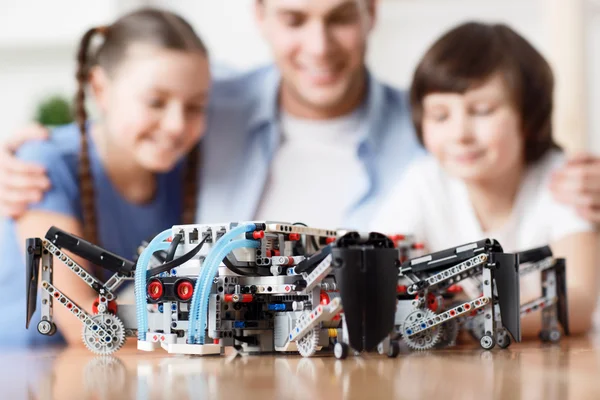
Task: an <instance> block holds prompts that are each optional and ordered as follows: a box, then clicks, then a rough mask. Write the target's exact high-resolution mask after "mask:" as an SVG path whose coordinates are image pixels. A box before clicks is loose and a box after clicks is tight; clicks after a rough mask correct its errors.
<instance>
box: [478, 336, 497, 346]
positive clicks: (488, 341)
mask: <svg viewBox="0 0 600 400" xmlns="http://www.w3.org/2000/svg"><path fill="white" fill-rule="evenodd" d="M479 344H480V345H481V347H482V348H483V349H485V350H490V349H492V348H494V346H495V345H496V343H495V342H494V338H493V337H491V336H489V335H483V336H482V337H481V339H479Z"/></svg>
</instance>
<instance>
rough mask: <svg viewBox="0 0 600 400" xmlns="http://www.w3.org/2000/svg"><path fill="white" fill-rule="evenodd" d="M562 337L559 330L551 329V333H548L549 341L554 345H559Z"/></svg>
mask: <svg viewBox="0 0 600 400" xmlns="http://www.w3.org/2000/svg"><path fill="white" fill-rule="evenodd" d="M561 337H562V335H561V333H560V331H559V330H558V329H551V330H550V332H548V341H550V342H552V343H558V342H559V341H560V338H561Z"/></svg>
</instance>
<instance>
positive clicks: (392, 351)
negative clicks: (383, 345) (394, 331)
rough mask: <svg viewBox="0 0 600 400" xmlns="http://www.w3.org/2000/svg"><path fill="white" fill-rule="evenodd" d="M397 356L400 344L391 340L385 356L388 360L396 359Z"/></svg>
mask: <svg viewBox="0 0 600 400" xmlns="http://www.w3.org/2000/svg"><path fill="white" fill-rule="evenodd" d="M398 354H400V344H399V343H398V341H396V340H391V341H390V347H389V348H388V351H387V356H388V357H389V358H396V357H398Z"/></svg>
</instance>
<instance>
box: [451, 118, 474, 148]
mask: <svg viewBox="0 0 600 400" xmlns="http://www.w3.org/2000/svg"><path fill="white" fill-rule="evenodd" d="M452 136H453V139H454V141H456V142H458V143H464V144H468V143H470V142H471V141H473V138H474V136H473V124H472V121H471V119H470V118H469V116H468V115H467V114H466V113H459V114H457V115H456V116H455V118H454V121H453V124H452Z"/></svg>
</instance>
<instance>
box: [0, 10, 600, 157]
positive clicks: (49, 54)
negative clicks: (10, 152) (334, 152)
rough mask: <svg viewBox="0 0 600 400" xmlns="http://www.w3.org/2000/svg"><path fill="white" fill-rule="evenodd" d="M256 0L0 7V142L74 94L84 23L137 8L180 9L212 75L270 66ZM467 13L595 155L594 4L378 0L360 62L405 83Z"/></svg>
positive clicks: (599, 46)
mask: <svg viewBox="0 0 600 400" xmlns="http://www.w3.org/2000/svg"><path fill="white" fill-rule="evenodd" d="M254 1H255V0H101V1H81V0H51V1H39V0H19V1H18V2H16V1H12V2H10V3H9V2H8V1H6V2H3V4H2V12H1V13H0V110H1V111H0V112H1V113H2V119H3V126H2V129H0V140H3V139H5V138H6V137H8V136H9V135H10V134H11V133H14V132H15V131H16V130H18V129H19V127H21V126H23V125H24V124H26V123H28V121H31V120H33V118H35V117H36V114H37V112H38V111H37V110H38V108H39V105H40V104H41V103H42V102H44V101H46V100H47V99H48V98H50V97H52V96H54V95H61V96H64V97H66V98H67V99H71V98H72V96H73V93H74V91H75V79H74V71H75V61H74V60H75V49H76V47H77V42H78V40H79V38H80V37H81V35H82V34H83V33H84V32H85V30H86V29H88V28H89V27H91V26H94V25H98V24H106V23H109V22H110V21H112V20H114V19H115V18H117V17H118V16H119V15H121V14H123V13H125V12H127V11H130V10H131V9H133V8H136V7H139V6H143V5H153V6H159V7H163V8H167V9H171V10H173V11H176V12H178V13H180V14H181V15H182V16H184V17H185V18H186V19H187V20H188V21H190V22H191V23H192V24H193V25H194V26H195V28H196V29H197V30H198V32H199V33H200V35H201V36H202V37H203V38H204V40H205V41H206V42H207V44H208V46H209V49H210V52H211V54H212V61H213V63H214V64H215V71H216V73H217V74H220V75H226V74H231V73H236V72H241V71H245V70H248V69H250V68H253V67H256V66H259V65H263V64H266V63H269V62H270V56H269V49H268V48H267V47H266V45H265V44H264V43H263V42H262V40H261V37H260V34H259V32H258V30H257V29H256V27H255V25H254V21H253V13H252V6H253V3H254ZM469 19H477V20H483V21H492V22H493V21H497V22H505V23H508V24H509V25H511V26H512V27H513V28H514V29H516V30H517V31H519V32H520V33H521V34H523V35H524V36H525V37H526V38H528V39H529V40H531V41H532V42H533V43H534V45H536V46H537V47H538V49H539V50H540V51H541V52H542V53H543V54H544V55H545V56H546V57H547V58H548V59H549V61H550V62H551V64H552V66H553V68H554V71H555V74H556V78H557V90H556V115H555V118H556V119H555V124H556V132H557V140H558V141H559V143H561V144H562V145H564V146H565V147H566V149H567V150H571V151H573V150H579V149H584V148H585V149H589V150H592V151H594V152H600V0H380V8H379V20H378V23H377V26H376V29H375V32H374V34H373V35H372V38H371V43H370V48H369V54H368V64H369V66H370V67H371V69H372V71H373V72H374V73H375V75H377V76H378V77H379V78H381V79H382V80H384V81H387V82H388V83H390V84H392V85H394V86H398V87H401V88H402V87H407V85H408V83H409V81H410V78H411V74H412V71H413V68H414V66H415V65H416V63H417V60H418V58H419V57H420V56H421V55H422V54H423V52H424V50H425V49H426V48H427V47H428V46H429V45H430V44H431V42H432V41H433V40H434V39H435V38H437V37H438V36H439V35H440V34H441V33H442V32H443V31H445V30H447V29H448V28H450V27H451V26H453V25H455V24H457V23H460V22H463V21H465V20H469Z"/></svg>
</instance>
